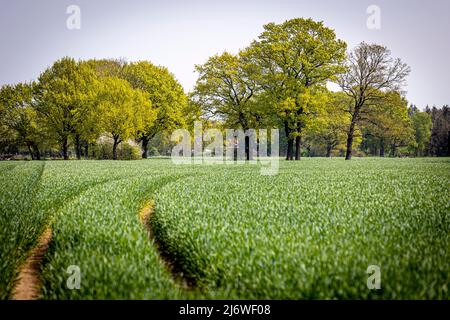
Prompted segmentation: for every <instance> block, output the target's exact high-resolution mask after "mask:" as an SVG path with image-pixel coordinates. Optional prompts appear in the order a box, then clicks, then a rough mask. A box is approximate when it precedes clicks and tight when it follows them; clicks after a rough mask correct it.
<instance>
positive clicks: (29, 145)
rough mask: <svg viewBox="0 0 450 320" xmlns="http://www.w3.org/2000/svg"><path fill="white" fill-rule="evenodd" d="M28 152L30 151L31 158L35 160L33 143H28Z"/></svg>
mask: <svg viewBox="0 0 450 320" xmlns="http://www.w3.org/2000/svg"><path fill="white" fill-rule="evenodd" d="M27 148H28V152H29V153H30V157H31V160H34V154H33V150H32V149H31V143H29V142H28V143H27Z"/></svg>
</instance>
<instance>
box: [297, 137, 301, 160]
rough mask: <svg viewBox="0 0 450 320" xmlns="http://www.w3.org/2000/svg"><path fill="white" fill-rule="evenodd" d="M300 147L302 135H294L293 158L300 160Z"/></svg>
mask: <svg viewBox="0 0 450 320" xmlns="http://www.w3.org/2000/svg"><path fill="white" fill-rule="evenodd" d="M301 148H302V136H296V137H295V160H300V158H301Z"/></svg>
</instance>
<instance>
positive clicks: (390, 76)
mask: <svg viewBox="0 0 450 320" xmlns="http://www.w3.org/2000/svg"><path fill="white" fill-rule="evenodd" d="M346 67H347V71H346V72H344V73H342V74H341V76H340V78H339V84H340V86H341V88H342V90H343V91H344V92H345V93H346V94H347V95H348V96H349V97H351V99H352V101H353V103H352V104H351V105H350V108H349V112H350V114H351V121H350V125H349V127H348V129H347V151H346V154H345V159H346V160H350V159H351V157H352V151H353V138H354V134H355V130H356V127H357V125H358V124H359V123H360V122H361V120H362V118H363V117H364V116H365V114H366V113H367V112H370V108H371V106H373V105H375V104H380V103H381V100H382V99H383V97H384V93H385V92H387V91H399V90H400V89H401V87H402V86H403V85H404V83H405V78H406V76H407V75H408V74H409V72H410V68H409V67H408V66H407V65H406V64H405V63H403V62H402V61H401V60H400V59H393V58H392V57H391V53H390V51H389V50H388V49H387V48H386V47H384V46H381V45H377V44H367V43H364V42H363V43H361V44H359V45H358V46H357V47H356V48H355V49H354V50H353V52H351V53H350V54H349V55H348V58H347V63H346Z"/></svg>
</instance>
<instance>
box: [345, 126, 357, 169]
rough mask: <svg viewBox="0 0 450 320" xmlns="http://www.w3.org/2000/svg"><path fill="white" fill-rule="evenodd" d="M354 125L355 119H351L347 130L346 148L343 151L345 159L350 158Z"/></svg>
mask: <svg viewBox="0 0 450 320" xmlns="http://www.w3.org/2000/svg"><path fill="white" fill-rule="evenodd" d="M355 125H356V121H354V120H353V119H352V122H351V123H350V128H349V129H348V132H347V150H346V152H345V160H350V159H351V158H352V151H353V150H352V149H353V135H354V133H355Z"/></svg>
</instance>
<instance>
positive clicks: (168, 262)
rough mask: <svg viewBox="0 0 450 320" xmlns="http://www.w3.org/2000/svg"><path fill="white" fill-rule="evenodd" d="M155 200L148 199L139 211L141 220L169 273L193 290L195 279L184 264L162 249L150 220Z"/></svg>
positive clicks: (186, 287)
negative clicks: (186, 270) (189, 275)
mask: <svg viewBox="0 0 450 320" xmlns="http://www.w3.org/2000/svg"><path fill="white" fill-rule="evenodd" d="M154 208H155V202H154V201H153V200H150V201H147V202H146V203H145V205H144V206H143V207H142V208H141V210H140V211H139V220H140V221H141V223H142V225H143V226H144V228H145V230H146V231H147V235H148V237H149V239H150V241H151V243H152V244H153V246H154V248H155V250H156V252H157V253H158V255H159V257H160V259H161V263H162V264H163V265H164V266H165V267H166V269H167V270H168V271H169V273H170V274H171V275H172V278H173V279H174V282H175V284H177V285H178V286H180V287H181V288H182V289H185V290H193V289H194V288H195V287H196V284H195V280H194V279H192V278H190V277H188V276H187V275H186V273H185V272H184V271H183V268H182V266H181V265H180V264H179V263H177V261H176V260H174V259H173V257H172V256H171V255H170V254H169V253H167V252H166V251H165V250H163V249H162V247H163V246H162V244H161V242H160V241H159V240H158V239H157V238H156V237H155V235H154V232H153V229H152V225H151V222H150V219H151V216H152V214H153V212H154Z"/></svg>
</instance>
